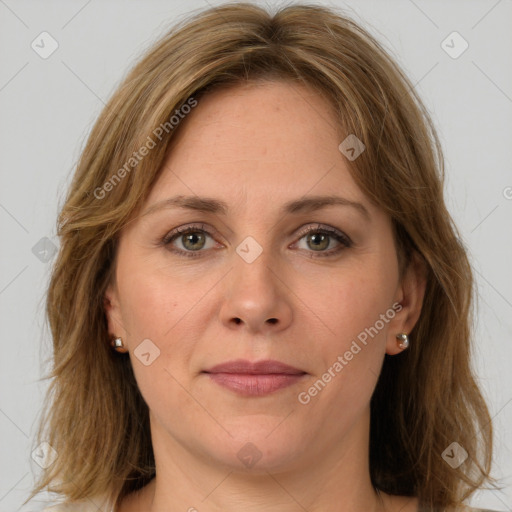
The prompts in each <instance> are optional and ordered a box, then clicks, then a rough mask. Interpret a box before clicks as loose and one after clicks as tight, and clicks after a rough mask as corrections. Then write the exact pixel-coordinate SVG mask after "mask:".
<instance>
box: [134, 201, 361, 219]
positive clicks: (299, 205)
mask: <svg viewBox="0 0 512 512" xmlns="http://www.w3.org/2000/svg"><path fill="white" fill-rule="evenodd" d="M327 206H349V207H352V208H354V209H355V210H357V211H358V212H359V213H360V214H362V216H363V217H364V218H365V219H366V220H367V221H370V220H371V218H370V213H369V212H368V210H367V209H366V207H365V206H364V205H363V204H361V203H358V202H356V201H351V200H349V199H346V198H344V197H340V196H333V195H328V196H318V195H317V196H307V197H304V198H301V199H296V200H293V201H289V202H287V203H285V204H284V205H283V207H282V208H281V212H280V213H281V214H282V215H286V214H297V213H311V212H313V211H315V210H320V209H322V208H325V207H327ZM165 208H184V209H188V210H194V211H198V212H206V213H215V214H220V215H226V214H227V212H228V210H229V206H228V204H227V203H225V202H224V201H221V200H219V199H214V198H211V197H199V196H183V195H179V196H174V197H169V198H167V199H163V200H162V201H158V202H157V203H155V204H153V205H152V206H150V207H149V208H148V209H147V210H146V211H145V212H144V213H143V214H142V216H145V215H149V214H151V213H154V212H157V211H160V210H162V209H165Z"/></svg>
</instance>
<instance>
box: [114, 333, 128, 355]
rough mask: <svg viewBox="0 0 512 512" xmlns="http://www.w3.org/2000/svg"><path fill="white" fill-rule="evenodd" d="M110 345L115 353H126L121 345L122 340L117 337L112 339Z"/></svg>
mask: <svg viewBox="0 0 512 512" xmlns="http://www.w3.org/2000/svg"><path fill="white" fill-rule="evenodd" d="M110 344H111V345H112V346H113V347H114V348H115V350H116V351H117V352H121V353H125V352H128V350H127V349H126V348H125V346H124V345H123V339H122V338H120V337H118V336H114V337H112V339H111V341H110Z"/></svg>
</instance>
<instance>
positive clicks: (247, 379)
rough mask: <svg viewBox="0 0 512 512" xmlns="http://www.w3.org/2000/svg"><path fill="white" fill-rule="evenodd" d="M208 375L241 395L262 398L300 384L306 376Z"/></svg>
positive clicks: (278, 374)
mask: <svg viewBox="0 0 512 512" xmlns="http://www.w3.org/2000/svg"><path fill="white" fill-rule="evenodd" d="M207 375H208V376H209V377H210V379H212V380H213V381H214V382H216V383H217V384H219V385H220V386H223V387H225V388H228V389H231V390H232V391H235V392H236V393H239V394H240V395H244V396H262V395H268V394H269V393H273V392H274V391H277V390H278V389H283V388H286V387H288V386H291V385H292V384H295V383H297V382H299V381H300V380H301V379H302V378H303V377H304V375H305V374H304V373H301V374H293V375H291V374H285V373H272V374H265V375H250V374H247V373H208V374H207Z"/></svg>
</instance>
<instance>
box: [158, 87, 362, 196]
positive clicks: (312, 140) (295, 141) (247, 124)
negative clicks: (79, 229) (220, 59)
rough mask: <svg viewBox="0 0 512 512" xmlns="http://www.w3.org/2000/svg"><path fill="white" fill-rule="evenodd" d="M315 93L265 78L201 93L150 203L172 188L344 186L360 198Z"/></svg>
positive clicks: (258, 192)
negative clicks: (204, 93) (251, 82)
mask: <svg viewBox="0 0 512 512" xmlns="http://www.w3.org/2000/svg"><path fill="white" fill-rule="evenodd" d="M341 141H342V135H341V130H340V127H339V125H338V122H337V119H336V117H335V115H334V112H333V108H332V106H331V105H330V104H329V103H328V102H327V101H326V100H325V99H324V98H323V97H322V96H321V93H320V92H319V91H316V90H314V89H312V88H310V87H306V86H304V85H299V84H296V83H294V82H293V83H292V82H289V81H287V82H263V83H257V84H249V85H243V86H242V85H240V86H234V87H230V88H229V89H220V90H217V91H215V92H213V93H210V94H207V95H205V96H204V97H202V98H201V99H200V100H199V101H198V105H197V106H196V107H195V108H194V109H193V110H192V111H191V112H190V114H188V115H187V116H186V117H185V119H184V120H183V121H181V123H180V126H179V130H178V131H177V133H176V135H175V137H174V138H173V139H172V141H171V144H170V146H169V149H168V152H167V155H166V158H165V160H164V162H163V165H162V171H161V174H160V176H159V179H158V181H157V184H156V185H155V187H154V188H153V190H152V192H151V194H150V198H149V201H150V202H153V201H156V200H160V199H162V198H163V197H164V196H165V195H167V194H168V193H169V191H170V190H172V191H174V192H176V193H180V194H186V195H191V194H197V195H206V196H224V197H231V198H233V199H235V198H239V200H251V199H253V200H254V199H258V198H259V199H262V198H265V199H266V200H267V201H272V199H277V197H278V196H279V197H282V196H283V195H284V194H287V195H289V196H290V197H292V196H293V197H296V196H301V195H305V194H307V193H308V192H311V193H314V194H325V193H332V192H333V191H334V190H336V191H338V192H343V193H344V195H345V196H347V197H348V198H352V199H355V198H359V199H362V193H361V191H360V190H359V189H358V187H357V186H356V184H355V182H354V181H353V179H352V177H351V175H350V172H349V168H348V162H347V160H346V159H345V157H344V156H343V155H342V154H341V153H340V151H339V149H338V146H339V144H340V142H341Z"/></svg>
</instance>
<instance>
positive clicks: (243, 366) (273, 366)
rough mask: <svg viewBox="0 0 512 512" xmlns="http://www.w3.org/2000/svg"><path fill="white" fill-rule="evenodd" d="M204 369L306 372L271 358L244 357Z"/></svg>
mask: <svg viewBox="0 0 512 512" xmlns="http://www.w3.org/2000/svg"><path fill="white" fill-rule="evenodd" d="M204 371H205V372H206V373H238V374H240V373H246V374H249V375H268V374H273V373H277V374H283V373H284V374H288V375H300V374H303V373H306V372H304V371H302V370H299V369H298V368H294V367H293V366H290V365H288V364H285V363H281V362H280V361H274V360H271V359H267V360H265V361H255V362H251V361H247V360H245V359H236V360H234V361H226V362H225V363H220V364H217V365H215V366H213V367H211V368H209V369H208V370H204Z"/></svg>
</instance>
